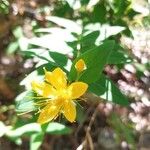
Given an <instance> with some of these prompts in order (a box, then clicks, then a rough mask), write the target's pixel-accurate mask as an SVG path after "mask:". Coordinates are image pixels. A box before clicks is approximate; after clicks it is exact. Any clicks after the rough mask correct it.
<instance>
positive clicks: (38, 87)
mask: <svg viewBox="0 0 150 150" xmlns="http://www.w3.org/2000/svg"><path fill="white" fill-rule="evenodd" d="M31 86H32V89H33V90H34V91H35V92H36V93H37V94H38V95H41V96H43V88H44V82H41V83H40V82H37V81H32V82H31Z"/></svg>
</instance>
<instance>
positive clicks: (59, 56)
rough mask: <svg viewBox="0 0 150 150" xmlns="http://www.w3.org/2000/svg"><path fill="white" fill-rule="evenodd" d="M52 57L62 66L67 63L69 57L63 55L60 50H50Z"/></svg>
mask: <svg viewBox="0 0 150 150" xmlns="http://www.w3.org/2000/svg"><path fill="white" fill-rule="evenodd" d="M49 55H50V57H51V58H52V59H53V60H54V62H55V63H57V64H58V65H60V66H65V65H66V64H67V61H68V60H67V57H66V55H63V54H61V53H58V52H50V51H49Z"/></svg>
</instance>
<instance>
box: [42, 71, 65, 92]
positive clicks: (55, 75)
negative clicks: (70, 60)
mask: <svg viewBox="0 0 150 150" xmlns="http://www.w3.org/2000/svg"><path fill="white" fill-rule="evenodd" d="M45 79H46V81H47V82H49V83H50V84H51V85H52V86H54V87H55V88H56V89H62V88H66V86H67V80H66V74H65V72H63V70H61V69H60V68H56V69H55V70H54V71H53V72H49V71H47V72H46V73H45Z"/></svg>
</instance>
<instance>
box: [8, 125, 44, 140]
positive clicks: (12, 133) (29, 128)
mask: <svg viewBox="0 0 150 150" xmlns="http://www.w3.org/2000/svg"><path fill="white" fill-rule="evenodd" d="M40 132H42V129H41V126H40V125H39V124H38V123H29V124H26V125H24V126H21V127H19V128H17V129H13V130H9V132H7V136H8V137H11V138H12V137H20V136H22V135H24V134H29V133H40Z"/></svg>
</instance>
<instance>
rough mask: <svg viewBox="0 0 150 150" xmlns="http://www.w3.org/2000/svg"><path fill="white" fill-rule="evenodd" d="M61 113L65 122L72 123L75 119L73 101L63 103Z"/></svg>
mask: <svg viewBox="0 0 150 150" xmlns="http://www.w3.org/2000/svg"><path fill="white" fill-rule="evenodd" d="M63 113H64V116H65V117H66V119H67V120H69V121H70V122H74V121H75V119H76V107H75V103H74V102H73V101H69V102H65V104H64V108H63Z"/></svg>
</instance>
